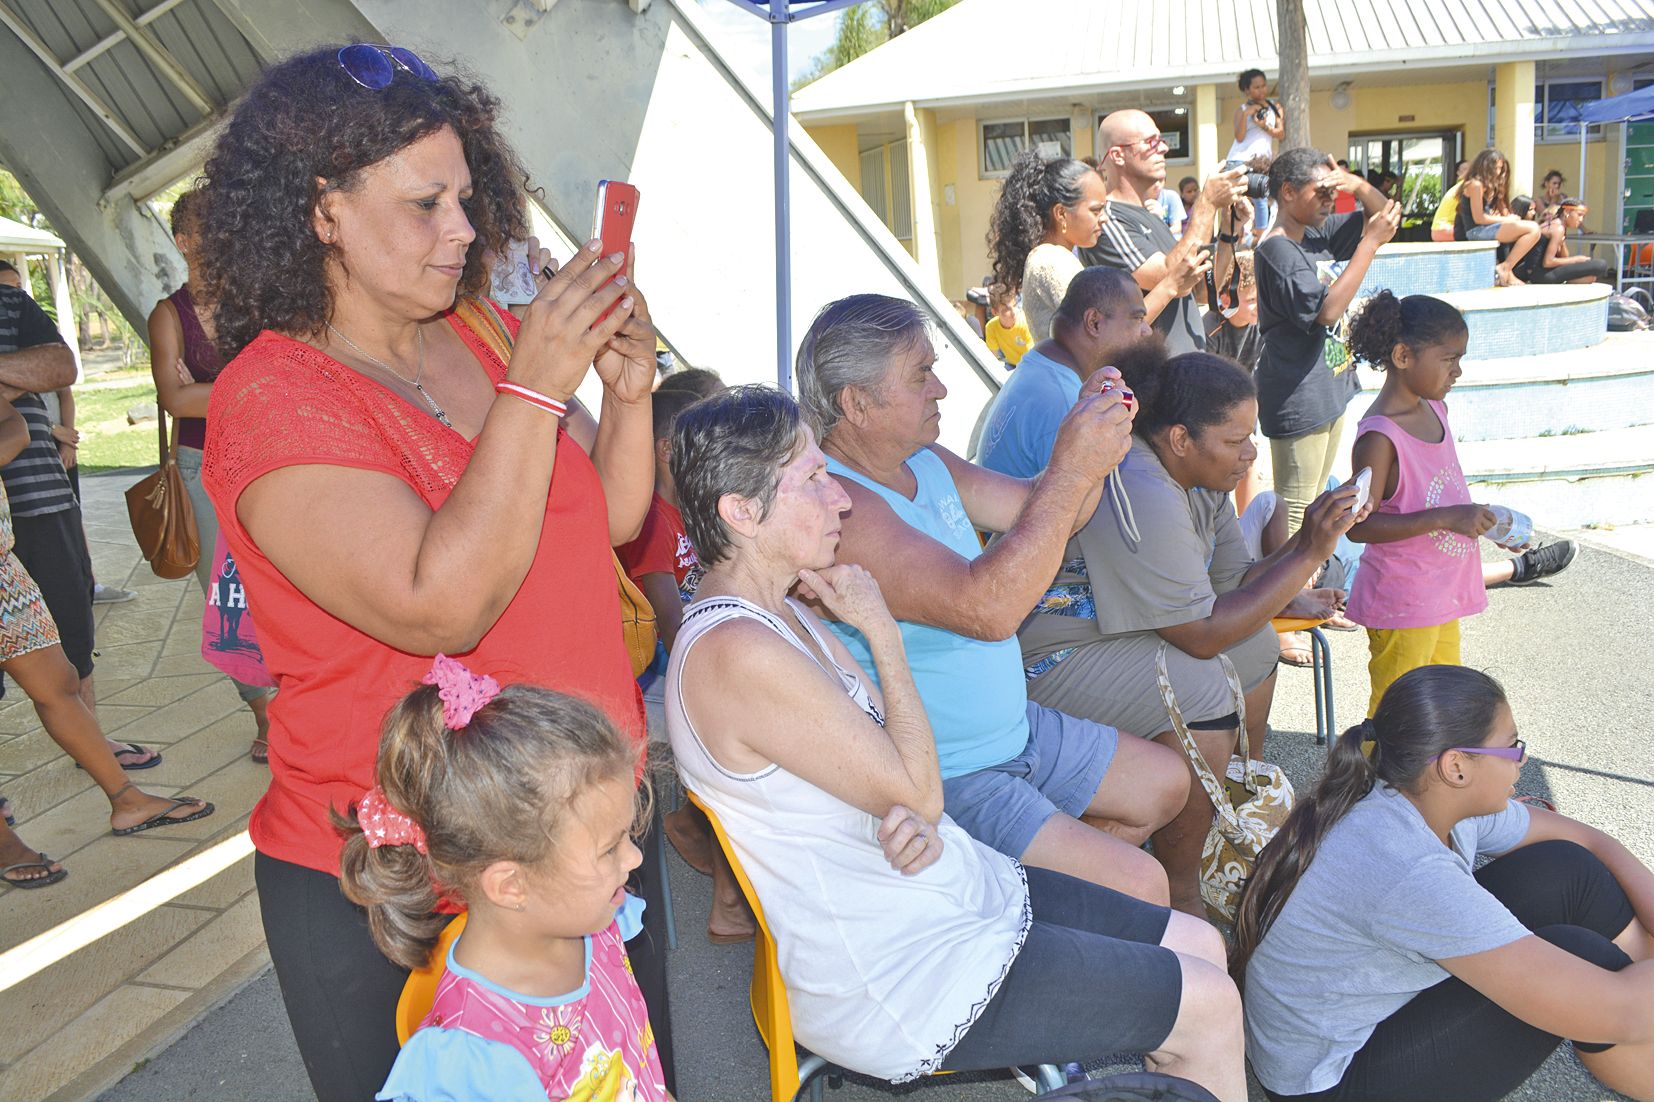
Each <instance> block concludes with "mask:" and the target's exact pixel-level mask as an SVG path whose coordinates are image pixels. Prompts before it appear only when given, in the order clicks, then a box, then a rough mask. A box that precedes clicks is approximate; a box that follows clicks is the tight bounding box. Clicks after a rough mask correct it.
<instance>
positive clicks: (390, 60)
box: [339, 42, 440, 92]
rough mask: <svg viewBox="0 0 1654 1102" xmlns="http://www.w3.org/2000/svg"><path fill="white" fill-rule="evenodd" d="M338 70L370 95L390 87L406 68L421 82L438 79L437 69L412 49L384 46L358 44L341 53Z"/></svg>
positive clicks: (345, 48)
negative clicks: (341, 70) (399, 73)
mask: <svg viewBox="0 0 1654 1102" xmlns="http://www.w3.org/2000/svg"><path fill="white" fill-rule="evenodd" d="M339 67H340V68H341V69H343V70H344V71H345V72H346V73H347V74H349V76H350V79H351V80H354V81H355V82H356V83H357V84H360V85H361V86H362V87H363V88H366V89H368V90H369V91H371V92H377V91H379V90H380V89H382V88H387V87H389V86H390V83H391V81H392V80H395V79H396V70H397V69H403V70H406V71H407V72H409V73H412V74H413V75H414V76H416V77H418V78H419V79H420V80H438V79H440V78H439V77H438V76H437V75H436V70H435V69H432V68H431V67H430V66H429V65H427V64H425V62H424V61H422V60H421V59H420V56H419V55H418V54H416V53H414V52H413V51H412V50H406V49H403V48H402V47H401V46H386V45H384V44H383V43H374V42H356V43H352V44H351V45H349V46H346V47H344V48H343V49H342V50H340V51H339Z"/></svg>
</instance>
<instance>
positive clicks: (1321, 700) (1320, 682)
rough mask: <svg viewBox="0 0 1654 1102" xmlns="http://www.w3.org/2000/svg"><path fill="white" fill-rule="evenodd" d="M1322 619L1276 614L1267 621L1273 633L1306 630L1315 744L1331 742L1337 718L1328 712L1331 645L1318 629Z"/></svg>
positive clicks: (1282, 633) (1323, 621)
mask: <svg viewBox="0 0 1654 1102" xmlns="http://www.w3.org/2000/svg"><path fill="white" fill-rule="evenodd" d="M1324 623H1326V621H1325V620H1315V619H1308V618H1300V617H1296V616H1277V617H1275V619H1273V620H1271V621H1270V626H1271V627H1273V628H1274V629H1275V631H1276V633H1277V634H1280V635H1285V634H1286V633H1287V632H1289V631H1307V632H1309V672H1310V675H1311V676H1312V677H1313V678H1314V681H1315V745H1317V746H1329V747H1330V746H1331V745H1332V739H1333V737H1334V732H1335V731H1337V727H1336V726H1334V725H1335V724H1336V723H1337V720H1335V719H1334V718H1333V714H1332V648H1331V647H1329V646H1328V645H1327V636H1326V633H1325V632H1323V631H1322V630H1321V625H1322V624H1324Z"/></svg>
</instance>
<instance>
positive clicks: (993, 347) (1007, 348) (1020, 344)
mask: <svg viewBox="0 0 1654 1102" xmlns="http://www.w3.org/2000/svg"><path fill="white" fill-rule="evenodd" d="M988 306H989V307H990V308H991V309H992V310H993V312H994V316H993V317H991V318H989V319H988V324H987V325H984V326H983V327H982V339H983V340H985V341H987V342H988V351H990V352H992V353H994V354H995V355H997V356H998V357H999V358H1000V359H1002V360H1004V361H1005V363H1006V364H1007V365H1008V366H1010V367H1015V366H1016V365H1017V364H1018V363H1019V362H1021V360H1022V357H1023V355H1024V353H1026V352H1027V351H1028V350H1029V349H1030V348H1032V347H1034V334H1033V331H1032V330H1031V329H1029V328H1028V319H1026V318H1024V317H1023V316H1022V311H1021V310H1020V309H1018V308H1017V304H1016V296H1014V295H1012V294H1011V293H1010V291H1009V290H1008V289H1007V288H1006V287H1005V285H1004V284H1003V283H996V284H994V285H993V286H992V287H989V288H988Z"/></svg>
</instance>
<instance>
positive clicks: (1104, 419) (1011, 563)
mask: <svg viewBox="0 0 1654 1102" xmlns="http://www.w3.org/2000/svg"><path fill="white" fill-rule="evenodd" d="M935 360H936V354H935V351H934V349H933V347H932V345H931V342H930V338H929V336H928V334H927V332H926V329H925V323H924V319H923V317H922V316H921V315H920V314H919V312H918V311H917V310H916V309H915V308H914V307H913V305H912V304H911V303H909V302H905V301H903V300H900V299H893V298H888V297H885V296H882V295H854V296H851V297H850V298H846V299H841V300H839V301H838V302H835V303H832V304H830V305H828V306H827V307H825V308H824V309H823V310H822V311H821V313H820V314H819V315H817V317H816V320H815V322H814V323H813V324H812V325H811V327H810V330H809V332H808V333H807V334H806V335H805V337H804V341H803V343H802V345H801V346H800V349H799V354H798V371H797V374H798V380H799V390H800V394H801V398H802V401H803V405H804V409H805V412H806V414H807V415H808V416H809V418H810V420H811V422H812V427H813V428H814V429H815V432H816V435H817V438H818V439H819V440H820V441H821V447H822V450H823V451H825V452H826V453H827V456H828V469H829V470H830V471H831V472H832V473H833V475H834V476H835V477H837V478H838V479H839V481H840V482H841V483H842V484H843V485H844V488H845V490H846V491H847V492H848V493H849V495H850V499H851V510H850V512H849V513H847V514H846V515H845V516H844V518H843V525H844V527H843V532H842V534H841V542H840V544H839V561H840V562H854V563H859V564H860V565H861V566H863V567H865V568H866V569H867V570H868V571H870V572H871V573H872V574H873V575H874V576H875V577H876V578H877V579H878V582H879V586H880V588H881V589H882V590H883V592H884V594H885V597H886V600H887V601H888V602H889V604H890V610H891V612H892V613H894V614H895V616H896V618H897V620H898V622H899V623H900V625H901V629H902V636H903V640H904V642H905V644H906V647H907V653H908V662H909V665H910V666H911V668H912V671H913V677H914V681H915V682H916V683H917V685H918V688H919V693H920V696H921V697H922V698H923V700H924V705H925V710H926V712H927V713H928V714H929V717H930V721H931V727H932V729H933V730H934V731H935V734H936V742H937V753H938V758H939V759H940V762H941V769H942V779H943V790H944V801H945V807H946V810H947V812H948V814H949V815H950V816H952V817H953V819H954V820H955V821H956V822H957V823H959V825H960V826H962V827H964V828H965V830H966V831H968V832H969V833H970V834H971V835H973V836H974V837H976V838H977V839H978V840H980V841H982V842H984V843H986V844H988V845H990V846H992V847H994V848H995V849H997V850H999V851H1000V852H1002V853H1005V854H1008V855H1009V856H1012V857H1015V858H1017V859H1019V860H1021V861H1022V862H1023V863H1025V864H1028V865H1034V866H1037V867H1040V868H1048V869H1054V870H1056V871H1058V872H1063V873H1067V874H1069V875H1071V876H1077V877H1080V878H1082V879H1085V880H1090V881H1092V882H1093V883H1097V884H1103V885H1105V886H1107V887H1111V888H1115V889H1117V890H1119V891H1123V892H1126V893H1128V894H1131V895H1134V896H1137V897H1138V898H1141V899H1146V900H1148V901H1150V902H1153V903H1161V904H1164V903H1166V902H1167V901H1168V899H1169V893H1168V889H1167V882H1166V874H1165V872H1164V871H1163V870H1162V869H1161V867H1160V865H1159V864H1158V863H1156V862H1155V861H1154V860H1153V859H1152V858H1150V857H1149V856H1148V855H1147V854H1146V853H1144V852H1143V851H1142V850H1141V849H1139V848H1138V847H1139V846H1140V845H1141V844H1142V843H1143V842H1144V841H1145V840H1146V839H1147V838H1148V836H1149V835H1150V834H1151V833H1153V832H1154V831H1155V830H1157V829H1158V828H1159V827H1161V826H1163V825H1164V824H1165V823H1167V822H1169V821H1170V820H1171V819H1172V817H1173V816H1174V815H1176V813H1177V811H1178V810H1179V809H1180V808H1182V806H1183V804H1184V803H1185V801H1186V800H1187V798H1188V792H1189V787H1188V786H1189V780H1188V769H1187V767H1186V766H1185V765H1184V763H1183V761H1182V759H1181V758H1180V757H1179V756H1178V755H1177V754H1176V753H1175V752H1174V751H1171V750H1169V749H1167V748H1165V747H1163V746H1160V745H1157V744H1155V743H1152V742H1149V741H1147V740H1145V739H1141V738H1138V737H1136V736H1135V735H1129V734H1125V733H1123V732H1116V731H1115V730H1114V729H1113V728H1110V727H1105V726H1103V725H1101V724H1096V723H1091V722H1087V721H1084V720H1080V719H1076V718H1074V717H1072V716H1067V715H1063V714H1062V713H1060V712H1055V711H1052V710H1050V709H1047V708H1041V707H1039V706H1037V705H1031V704H1030V703H1029V702H1028V695H1027V691H1026V688H1025V682H1024V678H1023V673H1022V660H1021V652H1020V649H1019V646H1018V644H1017V641H1016V639H1015V632H1016V629H1017V626H1018V625H1019V624H1020V623H1021V622H1022V620H1023V618H1024V617H1026V616H1027V615H1028V613H1029V612H1030V611H1031V610H1032V609H1033V607H1034V603H1035V602H1036V601H1037V600H1038V599H1039V597H1040V595H1041V594H1042V593H1043V592H1044V591H1045V588H1046V586H1047V585H1048V584H1049V583H1050V581H1051V579H1052V578H1053V577H1055V575H1056V572H1057V569H1058V567H1059V565H1060V563H1061V558H1062V552H1063V548H1064V546H1065V545H1066V543H1067V541H1068V538H1069V536H1070V535H1072V534H1073V533H1074V532H1075V531H1077V530H1078V529H1079V528H1080V527H1081V526H1082V525H1083V524H1084V523H1085V521H1086V520H1087V519H1089V518H1090V516H1091V513H1092V511H1093V510H1094V509H1095V508H1096V505H1097V501H1098V499H1099V497H1100V495H1101V491H1102V486H1103V479H1104V478H1105V477H1106V476H1107V475H1108V473H1109V472H1110V471H1111V470H1113V469H1114V467H1115V465H1116V464H1117V463H1119V461H1120V458H1121V457H1122V456H1123V455H1124V454H1125V452H1126V449H1127V447H1128V445H1129V437H1130V431H1131V419H1130V414H1129V411H1128V410H1127V409H1126V408H1125V407H1124V406H1123V405H1122V404H1121V402H1120V400H1119V396H1118V395H1117V394H1114V393H1102V392H1101V387H1102V384H1103V383H1104V382H1106V381H1108V379H1109V378H1110V377H1111V373H1109V372H1104V371H1099V372H1097V373H1096V374H1094V375H1093V376H1092V377H1091V379H1090V380H1089V381H1088V382H1087V384H1086V385H1085V386H1084V387H1083V388H1082V389H1081V391H1080V395H1079V400H1078V401H1077V402H1076V403H1075V404H1074V406H1073V409H1072V410H1071V411H1070V412H1069V414H1068V416H1067V417H1066V418H1065V419H1064V420H1063V422H1062V425H1061V427H1060V428H1059V429H1058V430H1057V434H1056V442H1055V444H1054V446H1053V448H1052V454H1051V461H1050V464H1049V466H1048V467H1047V468H1046V470H1045V471H1044V473H1042V474H1040V475H1038V476H1037V477H1033V478H1027V479H1022V478H1013V477H1009V476H1006V475H1002V474H999V473H997V472H994V471H989V470H985V469H983V468H980V467H975V466H973V465H971V464H970V463H967V462H966V461H965V460H963V459H961V458H959V457H958V456H956V455H954V454H953V453H951V452H949V451H948V450H947V449H945V448H942V447H939V446H938V445H937V444H936V440H937V436H938V427H939V424H940V421H941V413H940V410H939V408H938V402H939V401H940V400H941V398H943V397H944V396H945V395H946V393H947V390H946V388H944V387H943V386H942V384H941V382H940V381H939V380H938V379H937V378H936V375H935V373H934V371H933V370H932V367H933V365H934V363H935ZM978 531H983V532H990V533H1001V534H1002V535H1001V536H1000V538H999V539H997V540H995V541H994V543H993V545H992V546H991V547H990V548H988V549H987V550H984V549H983V547H982V543H981V541H980V540H979V538H978V536H977V532H978ZM833 628H834V630H835V631H836V632H837V633H838V634H839V636H840V638H842V639H843V640H844V642H845V644H846V645H847V646H848V647H849V648H850V650H851V652H852V653H853V654H855V655H856V657H857V659H858V660H859V661H861V662H862V665H863V668H864V669H869V670H871V669H872V668H873V663H872V662H871V661H870V660H869V659H870V656H869V655H868V653H867V647H866V644H865V642H864V641H863V640H862V639H861V638H860V636H859V633H857V632H856V631H855V630H854V629H852V628H849V627H847V626H845V625H843V624H834V625H833Z"/></svg>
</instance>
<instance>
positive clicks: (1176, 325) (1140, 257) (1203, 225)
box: [1080, 110, 1252, 355]
mask: <svg viewBox="0 0 1654 1102" xmlns="http://www.w3.org/2000/svg"><path fill="white" fill-rule="evenodd" d="M1097 148H1098V150H1099V155H1098V160H1099V162H1100V171H1101V172H1102V173H1103V179H1104V181H1105V182H1106V183H1107V185H1108V208H1107V213H1108V221H1107V222H1106V223H1105V224H1104V225H1103V232H1102V236H1101V237H1099V238H1098V239H1097V244H1096V245H1095V246H1093V247H1092V248H1089V249H1081V250H1080V256H1081V259H1083V260H1084V261H1085V262H1086V263H1087V264H1088V265H1092V266H1098V265H1101V266H1105V267H1109V268H1120V269H1123V270H1125V271H1128V272H1130V273H1131V274H1132V277H1133V278H1134V279H1135V280H1136V281H1137V285H1138V286H1139V287H1141V288H1142V289H1143V291H1144V293H1145V296H1146V299H1145V301H1146V304H1147V306H1148V315H1149V322H1150V324H1152V325H1153V326H1154V328H1155V331H1156V332H1158V333H1160V334H1161V336H1163V337H1164V338H1165V339H1166V347H1167V349H1168V350H1170V351H1171V353H1172V354H1173V355H1176V354H1178V353H1181V352H1195V351H1199V350H1201V349H1203V348H1205V347H1206V336H1205V332H1204V328H1203V326H1202V324H1201V319H1200V306H1199V303H1198V302H1197V301H1196V297H1195V295H1196V290H1195V288H1196V287H1197V286H1198V279H1197V280H1195V281H1188V282H1181V281H1172V282H1171V284H1170V285H1168V281H1167V276H1168V275H1169V274H1171V273H1174V272H1178V271H1180V270H1189V269H1190V267H1191V265H1190V261H1191V260H1193V261H1197V264H1196V265H1195V267H1196V268H1198V271H1199V275H1201V276H1204V275H1205V274H1206V272H1207V271H1208V270H1210V271H1211V273H1212V276H1213V278H1214V279H1216V280H1217V282H1218V284H1220V285H1221V284H1223V283H1224V281H1225V280H1227V279H1228V277H1229V269H1230V267H1231V266H1232V265H1233V264H1234V242H1235V239H1236V236H1237V229H1236V227H1237V226H1244V225H1245V224H1246V220H1249V219H1250V218H1251V217H1252V207H1251V204H1250V203H1249V202H1248V201H1247V199H1246V191H1245V181H1246V170H1245V169H1243V168H1237V169H1232V170H1229V171H1225V172H1220V173H1217V174H1215V175H1213V176H1211V177H1208V178H1207V180H1206V183H1205V184H1204V185H1203V186H1202V187H1201V189H1200V194H1199V196H1198V197H1197V198H1196V199H1195V202H1194V206H1193V207H1192V208H1191V209H1190V210H1189V211H1188V217H1187V219H1186V221H1185V222H1184V223H1183V236H1182V237H1181V238H1178V237H1175V236H1173V234H1172V231H1171V230H1170V229H1169V228H1168V227H1167V226H1166V223H1165V222H1164V221H1163V220H1161V219H1160V218H1159V217H1158V215H1156V214H1155V213H1154V212H1153V211H1151V210H1149V209H1148V208H1147V206H1146V204H1147V203H1148V201H1149V196H1151V195H1152V194H1154V192H1155V189H1156V188H1157V187H1160V186H1162V185H1164V183H1165V181H1166V150H1167V145H1166V139H1165V137H1164V136H1163V135H1162V134H1161V133H1160V128H1159V127H1158V126H1156V125H1155V122H1154V119H1152V118H1150V117H1149V116H1148V114H1146V113H1145V112H1143V111H1137V110H1125V111H1116V112H1114V113H1113V114H1111V115H1109V116H1108V117H1106V118H1104V119H1103V121H1102V124H1101V125H1100V126H1099V127H1098V128H1097ZM1220 215H1226V217H1224V218H1223V222H1224V226H1223V233H1222V235H1221V236H1217V240H1216V245H1215V247H1213V248H1212V250H1211V257H1210V260H1209V262H1208V261H1205V260H1203V259H1202V258H1200V256H1199V251H1200V250H1201V249H1202V248H1204V247H1207V246H1211V245H1212V243H1213V240H1214V236H1215V234H1214V230H1215V229H1216V228H1217V225H1218V220H1219V217H1220ZM1237 218H1239V219H1241V220H1240V221H1239V222H1237V221H1236V219H1237ZM1173 292H1176V293H1173Z"/></svg>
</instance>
